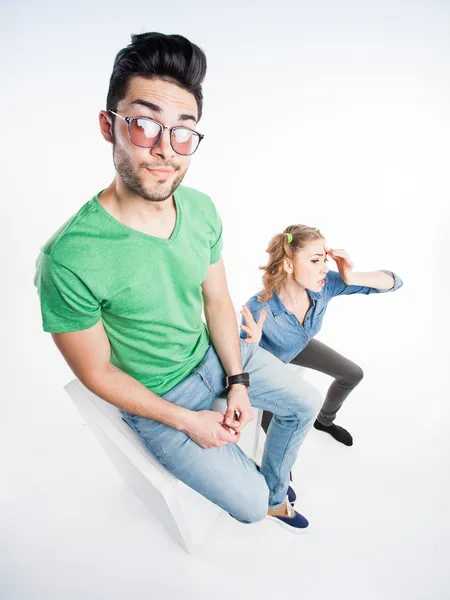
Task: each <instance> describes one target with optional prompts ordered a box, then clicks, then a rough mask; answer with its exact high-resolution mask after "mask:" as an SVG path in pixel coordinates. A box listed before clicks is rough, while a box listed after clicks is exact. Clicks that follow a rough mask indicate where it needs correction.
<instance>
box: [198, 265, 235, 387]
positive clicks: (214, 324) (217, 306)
mask: <svg viewBox="0 0 450 600" xmlns="http://www.w3.org/2000/svg"><path fill="white" fill-rule="evenodd" d="M202 292H203V303H204V307H205V317H206V322H207V324H208V329H209V332H210V335H211V340H212V343H213V346H214V348H215V350H216V352H217V354H218V356H219V358H220V361H221V363H222V365H223V368H224V369H225V371H226V374H227V375H237V374H238V373H242V361H241V351H240V345H239V330H238V327H237V321H236V314H235V312H234V307H233V302H232V300H231V297H230V292H229V290H228V284H227V278H226V275H225V267H224V264H223V259H220V260H219V261H218V262H216V263H214V264H213V265H209V267H208V272H207V274H206V278H205V280H204V282H203V283H202Z"/></svg>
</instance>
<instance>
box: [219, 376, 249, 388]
mask: <svg viewBox="0 0 450 600" xmlns="http://www.w3.org/2000/svg"><path fill="white" fill-rule="evenodd" d="M235 383H242V384H243V385H245V386H246V387H250V374H249V373H239V375H227V376H226V377H225V387H230V385H233V384H235Z"/></svg>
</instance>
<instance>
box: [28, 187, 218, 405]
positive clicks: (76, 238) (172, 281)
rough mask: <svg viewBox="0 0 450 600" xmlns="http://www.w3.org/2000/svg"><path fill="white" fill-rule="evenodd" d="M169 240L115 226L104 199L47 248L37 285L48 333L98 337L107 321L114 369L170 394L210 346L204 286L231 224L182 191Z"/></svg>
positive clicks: (204, 198) (211, 207) (202, 199)
mask: <svg viewBox="0 0 450 600" xmlns="http://www.w3.org/2000/svg"><path fill="white" fill-rule="evenodd" d="M174 198H175V204H176V208H177V220H176V225H175V229H174V231H173V233H172V235H171V237H170V238H169V239H168V240H165V239H161V238H157V237H153V236H151V235H147V234H145V233H141V232H139V231H136V230H135V229H131V228H130V227H127V226H126V225H123V224H122V223H120V222H119V221H117V220H116V219H115V218H114V217H112V216H111V215H110V214H109V213H108V212H107V211H106V210H105V209H104V208H103V207H102V205H101V204H100V202H99V201H98V194H97V195H96V196H94V198H92V200H90V201H89V202H87V203H86V204H85V205H84V206H82V208H81V209H80V210H79V211H78V212H77V213H76V214H75V215H74V216H73V217H72V218H71V219H69V221H67V223H65V224H64V225H63V226H62V227H61V228H60V229H59V230H58V231H57V232H56V233H55V234H54V235H53V236H52V237H51V238H50V240H49V241H48V242H47V243H46V244H45V245H44V247H43V248H42V249H41V253H40V255H39V258H38V260H37V263H36V276H35V285H36V287H37V289H38V293H39V296H40V301H41V311H42V322H43V328H44V331H49V332H53V333H60V332H66V331H78V330H82V329H88V328H90V327H92V326H93V325H95V324H96V323H97V322H98V321H99V319H102V321H103V325H104V327H105V330H106V333H107V334H108V338H109V342H110V345H111V357H110V360H111V363H112V364H114V365H116V366H117V367H119V368H120V369H122V370H123V371H125V372H126V373H128V374H129V375H131V376H132V377H134V378H136V379H137V380H139V381H140V382H141V383H143V384H144V385H145V386H146V387H147V388H149V389H150V390H152V391H153V392H155V393H156V394H159V395H162V394H164V393H165V392H167V391H168V390H170V389H171V388H172V387H173V386H174V385H176V384H177V383H179V382H180V381H182V380H183V379H185V378H186V377H187V376H188V375H189V373H191V371H192V370H193V369H194V368H195V367H196V366H197V365H198V364H199V362H200V361H201V359H202V358H203V356H204V354H205V352H206V350H207V349H208V346H209V343H210V342H209V333H208V330H207V327H206V325H205V323H204V322H203V320H202V309H203V298H202V293H201V284H202V282H203V280H204V279H205V276H206V272H207V269H208V265H210V264H213V263H215V262H217V261H218V260H219V259H220V255H221V251H222V224H221V220H220V217H219V214H218V212H217V210H216V208H215V206H214V204H213V202H212V201H211V199H210V198H209V197H208V196H206V195H205V194H202V193H200V192H198V191H196V190H193V189H190V188H187V187H185V186H180V187H179V188H178V189H177V190H176V191H175V193H174Z"/></svg>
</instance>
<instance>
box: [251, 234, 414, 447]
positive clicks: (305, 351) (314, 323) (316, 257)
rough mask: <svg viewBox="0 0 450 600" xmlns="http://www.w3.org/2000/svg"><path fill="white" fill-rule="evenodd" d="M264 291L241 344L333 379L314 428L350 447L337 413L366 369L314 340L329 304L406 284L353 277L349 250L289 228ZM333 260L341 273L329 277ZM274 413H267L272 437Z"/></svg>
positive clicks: (276, 242) (277, 243)
mask: <svg viewBox="0 0 450 600" xmlns="http://www.w3.org/2000/svg"><path fill="white" fill-rule="evenodd" d="M267 252H268V253H269V262H268V264H267V265H266V266H264V267H260V268H261V269H262V270H263V271H264V276H263V290H262V291H261V292H259V293H258V294H256V295H255V296H253V297H252V298H250V300H249V301H248V302H247V305H244V306H243V310H242V311H241V314H242V316H243V320H242V323H243V324H242V325H241V329H242V331H241V338H243V339H245V341H246V342H248V343H252V344H259V345H260V346H262V347H263V348H265V349H266V350H268V351H269V352H271V353H272V354H274V355H275V356H277V357H278V358H279V359H280V360H282V361H283V362H285V363H288V362H291V363H293V364H295V365H301V366H303V367H308V368H310V369H314V370H316V371H320V372H322V373H326V374H327V375H331V377H334V381H333V383H332V384H331V386H330V388H329V389H328V393H327V395H326V398H325V401H324V404H323V406H322V409H321V411H320V412H319V414H318V416H317V419H316V421H315V423H314V427H315V428H316V429H319V430H320V431H325V432H327V433H329V434H330V435H332V436H333V437H334V439H336V440H337V441H338V442H341V443H342V444H345V445H346V446H351V445H352V444H353V438H352V436H351V435H350V433H349V432H348V431H347V430H346V429H344V428H343V427H340V426H339V425H336V424H335V423H334V420H335V418H336V413H337V412H338V410H339V409H340V407H341V406H342V404H343V402H344V400H345V399H346V398H347V396H348V395H349V394H350V392H351V391H352V390H353V389H354V388H355V387H356V386H357V385H358V383H359V382H360V381H361V379H362V378H363V372H362V369H361V368H360V367H359V366H358V365H356V364H355V363H354V362H352V361H351V360H349V359H348V358H345V357H344V356H342V355H341V354H339V353H338V352H336V351H335V350H333V349H332V348H330V347H329V346H327V345H326V344H323V343H322V342H319V341H318V340H315V339H313V338H314V336H315V335H317V333H318V332H319V331H320V328H321V326H322V320H323V317H324V315H325V312H326V309H327V305H328V302H329V301H330V300H331V299H332V298H334V297H335V296H343V295H350V294H366V295H368V294H377V293H380V292H388V291H395V290H398V289H399V288H400V287H401V286H402V285H403V282H402V281H401V279H400V278H399V277H398V276H397V275H395V274H394V273H392V272H391V271H374V272H366V273H354V272H353V270H352V269H353V264H352V262H351V261H350V258H349V256H348V254H347V253H346V252H345V251H344V250H333V249H331V248H328V247H327V246H326V243H325V238H324V237H323V235H322V234H321V233H320V231H319V230H318V229H316V228H314V227H307V226H306V225H290V226H289V227H287V228H286V229H285V230H284V232H283V233H280V234H278V235H276V236H274V237H273V238H272V240H271V241H270V244H269V247H268V249H267ZM327 257H331V258H332V259H333V260H334V261H335V263H336V265H337V268H338V271H339V272H336V271H329V270H328V267H327V260H328V259H327ZM271 419H272V413H268V412H266V411H265V412H264V414H263V421H262V427H263V429H264V431H265V432H266V433H267V430H268V427H269V424H270V421H271Z"/></svg>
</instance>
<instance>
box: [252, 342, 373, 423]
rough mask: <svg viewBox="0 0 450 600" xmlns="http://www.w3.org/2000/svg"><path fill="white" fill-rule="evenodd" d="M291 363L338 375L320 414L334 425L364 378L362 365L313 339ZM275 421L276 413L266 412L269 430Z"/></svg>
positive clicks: (320, 421)
mask: <svg viewBox="0 0 450 600" xmlns="http://www.w3.org/2000/svg"><path fill="white" fill-rule="evenodd" d="M291 362H292V363H293V364H294V365H300V366H301V367H307V368H308V369H314V370H315V371H320V372H321V373H325V374H326V375H331V377H334V381H333V383H332V384H331V385H330V387H329V389H328V392H327V395H326V398H325V402H324V403H323V405H322V408H321V410H320V412H319V414H318V416H317V420H318V421H319V423H322V425H325V426H326V425H331V424H332V423H333V421H334V419H335V418H336V413H337V411H338V410H339V409H340V408H341V406H342V404H343V403H344V400H345V399H346V398H347V396H348V395H349V394H350V392H351V391H352V390H353V389H354V388H355V387H356V386H357V385H358V383H359V382H360V381H361V379H362V378H363V377H364V373H363V371H362V369H361V367H359V366H358V365H357V364H355V363H354V362H352V361H351V360H349V359H348V358H345V356H342V354H339V352H336V350H333V349H332V348H330V347H329V346H327V345H326V344H323V343H322V342H319V340H315V339H312V340H311V341H310V342H309V344H308V345H307V346H306V347H305V348H304V349H303V350H302V351H301V352H300V354H298V355H297V356H296V357H295V358H293V359H292V361H291ZM271 420H272V413H270V412H267V411H264V414H263V419H262V428H263V429H264V431H265V432H266V433H267V429H268V428H269V424H270V421H271Z"/></svg>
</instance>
